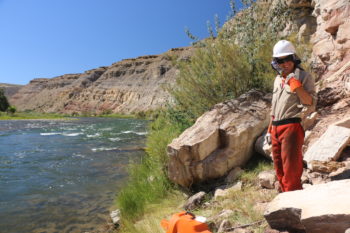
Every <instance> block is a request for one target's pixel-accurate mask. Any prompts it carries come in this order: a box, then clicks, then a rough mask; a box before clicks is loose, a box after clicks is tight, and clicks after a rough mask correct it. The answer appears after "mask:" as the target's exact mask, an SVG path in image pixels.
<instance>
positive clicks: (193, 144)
mask: <svg viewBox="0 0 350 233" xmlns="http://www.w3.org/2000/svg"><path fill="white" fill-rule="evenodd" d="M270 101H271V99H270V98H266V97H265V96H264V95H263V94H262V93H261V92H257V91H250V92H248V93H247V94H244V95H242V96H240V97H239V98H237V99H234V100H231V101H227V102H224V103H221V104H217V105H215V106H214V107H213V109H212V110H211V111H208V112H206V113H205V114H203V115H202V116H201V117H200V118H198V119H197V121H196V123H195V124H194V125H193V126H192V127H190V128H188V129H187V130H185V131H184V132H183V133H182V134H181V135H180V136H179V137H178V138H176V139H174V140H173V141H172V143H170V144H169V145H168V149H167V150H168V156H169V166H168V168H169V178H170V179H171V180H172V181H174V182H175V183H177V184H179V185H181V186H184V187H189V186H191V185H192V184H195V183H198V182H201V181H205V180H208V179H214V178H218V177H221V176H223V175H225V174H227V173H228V172H229V171H230V170H231V169H233V168H235V167H241V166H243V165H244V164H245V163H246V162H247V161H248V160H249V158H250V157H251V155H252V153H253V144H254V141H255V140H256V138H257V136H259V135H260V134H261V133H262V131H263V130H264V129H265V128H266V127H267V125H268V123H269V120H270V117H269V109H270Z"/></svg>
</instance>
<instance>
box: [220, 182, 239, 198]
mask: <svg viewBox="0 0 350 233" xmlns="http://www.w3.org/2000/svg"><path fill="white" fill-rule="evenodd" d="M241 189H242V182H237V183H236V184H235V185H233V186H231V187H229V188H224V187H221V188H217V189H216V190H215V194H214V199H215V200H216V199H217V198H219V197H227V196H228V195H229V194H230V193H232V192H235V191H240V190H241Z"/></svg>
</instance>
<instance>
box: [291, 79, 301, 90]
mask: <svg viewBox="0 0 350 233" xmlns="http://www.w3.org/2000/svg"><path fill="white" fill-rule="evenodd" d="M288 85H289V86H290V90H291V91H292V92H294V91H295V90H296V89H297V88H299V87H301V86H303V85H302V84H301V82H300V81H299V80H298V79H295V78H291V79H289V80H288Z"/></svg>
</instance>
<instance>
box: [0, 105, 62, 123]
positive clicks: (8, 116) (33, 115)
mask: <svg viewBox="0 0 350 233" xmlns="http://www.w3.org/2000/svg"><path fill="white" fill-rule="evenodd" d="M11 111H14V112H11ZM39 119H67V116H66V115H62V114H56V113H38V112H16V108H15V107H13V106H11V107H10V108H9V109H8V112H3V113H0V120H39Z"/></svg>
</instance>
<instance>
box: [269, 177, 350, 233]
mask: <svg viewBox="0 0 350 233" xmlns="http://www.w3.org/2000/svg"><path fill="white" fill-rule="evenodd" d="M349 196H350V180H341V181H333V182H329V183H326V184H320V185H314V186H310V187H309V188H307V189H304V190H299V191H293V192H286V193H281V194H279V195H278V196H277V197H276V198H275V199H274V200H273V201H272V202H271V203H270V204H269V205H268V207H267V210H266V212H265V213H264V216H265V219H266V220H267V222H268V223H269V225H270V226H271V228H274V229H278V230H290V231H291V232H307V233H325V232H332V233H343V232H345V230H346V229H348V228H350V201H349Z"/></svg>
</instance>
